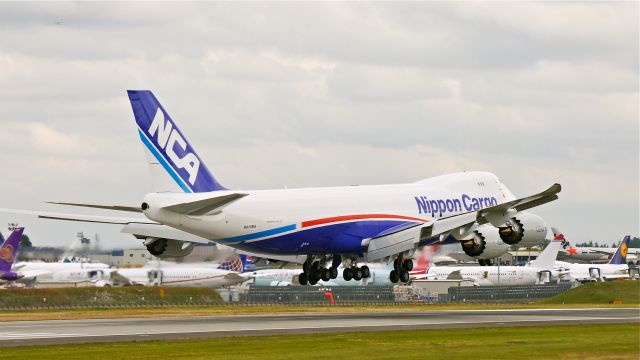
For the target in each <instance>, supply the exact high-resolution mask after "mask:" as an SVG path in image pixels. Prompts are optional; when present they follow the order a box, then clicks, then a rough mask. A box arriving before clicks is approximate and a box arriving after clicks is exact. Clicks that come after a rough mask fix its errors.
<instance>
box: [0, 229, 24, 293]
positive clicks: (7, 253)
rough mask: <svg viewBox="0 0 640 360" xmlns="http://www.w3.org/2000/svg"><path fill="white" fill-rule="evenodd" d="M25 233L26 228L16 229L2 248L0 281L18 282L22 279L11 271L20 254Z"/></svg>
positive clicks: (0, 251)
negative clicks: (19, 250) (19, 248)
mask: <svg viewBox="0 0 640 360" xmlns="http://www.w3.org/2000/svg"><path fill="white" fill-rule="evenodd" d="M23 232H24V228H21V227H20V228H15V229H14V230H13V232H12V233H11V235H9V238H8V239H7V240H6V241H5V242H3V243H2V246H0V280H3V281H16V280H18V279H19V278H20V277H21V276H20V275H19V274H18V273H16V272H13V271H11V267H12V266H13V262H14V261H15V259H16V255H17V254H18V247H19V246H20V239H22V233H23ZM0 237H1V235H0Z"/></svg>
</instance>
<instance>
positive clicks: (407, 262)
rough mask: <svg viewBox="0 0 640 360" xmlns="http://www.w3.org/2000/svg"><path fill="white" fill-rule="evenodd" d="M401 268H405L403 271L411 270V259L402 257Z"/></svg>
mask: <svg viewBox="0 0 640 360" xmlns="http://www.w3.org/2000/svg"><path fill="white" fill-rule="evenodd" d="M402 270H405V271H411V270H413V260H411V259H404V261H403V262H402Z"/></svg>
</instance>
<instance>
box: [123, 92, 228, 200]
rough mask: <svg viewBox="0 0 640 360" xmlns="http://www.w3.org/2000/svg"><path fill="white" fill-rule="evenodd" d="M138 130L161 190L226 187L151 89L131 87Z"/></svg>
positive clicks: (200, 189) (156, 185) (186, 190)
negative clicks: (216, 177) (211, 170)
mask: <svg viewBox="0 0 640 360" xmlns="http://www.w3.org/2000/svg"><path fill="white" fill-rule="evenodd" d="M127 93H128V95H129V101H130V102H131V108H132V110H133V115H134V117H135V118H136V123H137V124H138V133H139V135H140V139H141V140H142V143H143V144H144V145H145V148H146V150H147V151H148V153H147V159H148V162H149V166H150V167H151V175H152V177H153V180H154V183H155V190H156V191H158V192H180V191H184V192H187V193H191V192H208V191H216V190H226V189H225V188H224V187H223V186H222V185H220V183H218V181H217V180H216V179H215V178H214V177H213V175H211V172H209V169H207V167H206V166H205V165H204V164H203V163H202V160H201V159H200V157H199V156H198V154H197V153H196V152H195V150H194V149H193V147H192V146H191V145H190V144H189V142H188V141H187V139H186V137H185V136H184V135H183V134H182V132H181V131H180V129H178V127H177V126H176V124H175V122H174V121H173V119H171V117H170V116H169V114H168V113H167V111H166V110H165V109H164V107H163V106H162V105H161V104H160V102H159V101H158V99H156V97H155V96H154V95H153V93H152V92H151V91H148V90H128V91H127Z"/></svg>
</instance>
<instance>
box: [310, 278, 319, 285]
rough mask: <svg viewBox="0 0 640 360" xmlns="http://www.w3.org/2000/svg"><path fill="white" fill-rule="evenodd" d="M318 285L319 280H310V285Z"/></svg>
mask: <svg viewBox="0 0 640 360" xmlns="http://www.w3.org/2000/svg"><path fill="white" fill-rule="evenodd" d="M317 283H318V279H316V278H315V277H313V278H310V279H309V285H315V284H317Z"/></svg>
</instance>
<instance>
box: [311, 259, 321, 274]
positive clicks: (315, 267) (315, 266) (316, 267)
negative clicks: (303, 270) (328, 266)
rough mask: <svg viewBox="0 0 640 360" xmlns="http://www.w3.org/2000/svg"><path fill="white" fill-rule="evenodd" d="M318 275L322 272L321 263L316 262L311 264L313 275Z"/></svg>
mask: <svg viewBox="0 0 640 360" xmlns="http://www.w3.org/2000/svg"><path fill="white" fill-rule="evenodd" d="M314 272H315V273H317V272H320V262H319V261H314V262H313V264H311V273H314Z"/></svg>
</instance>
